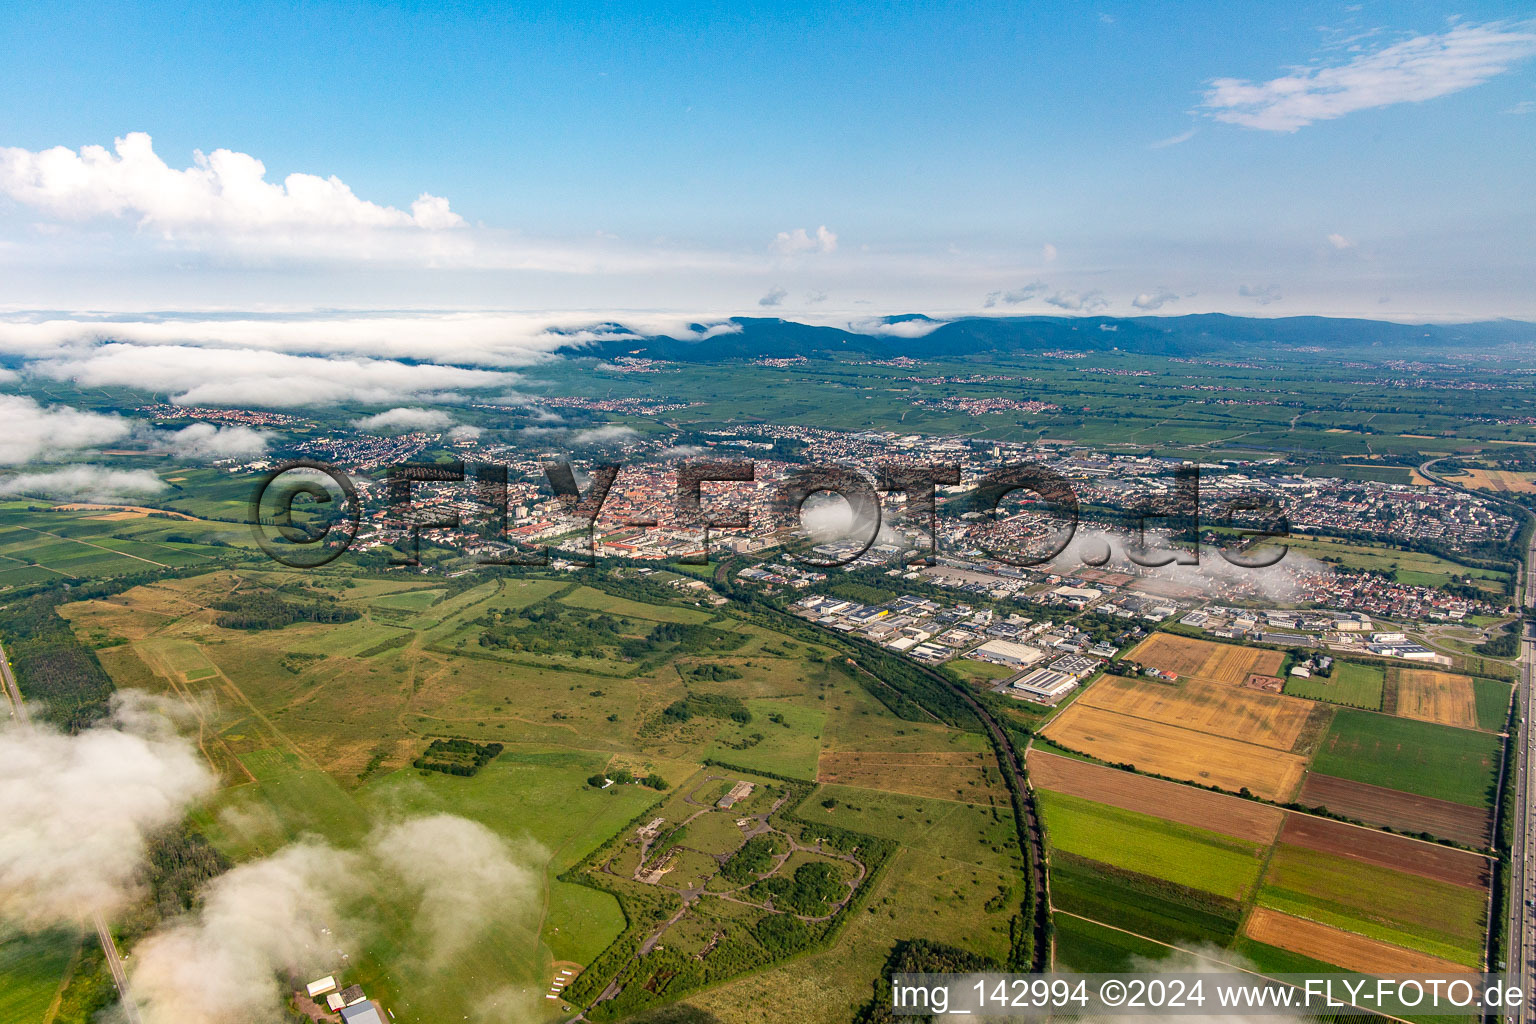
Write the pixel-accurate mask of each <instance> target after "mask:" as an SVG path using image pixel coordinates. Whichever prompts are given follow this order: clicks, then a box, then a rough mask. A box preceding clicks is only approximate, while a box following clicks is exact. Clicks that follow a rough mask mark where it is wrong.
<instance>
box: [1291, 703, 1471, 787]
mask: <svg viewBox="0 0 1536 1024" xmlns="http://www.w3.org/2000/svg"><path fill="white" fill-rule="evenodd" d="M1498 763H1499V740H1498V737H1496V736H1490V735H1487V734H1486V733H1480V732H1473V731H1470V730H1467V729H1455V728H1451V727H1449V726H1444V725H1434V724H1431V723H1427V722H1419V721H1414V720H1412V719H1406V718H1393V717H1391V716H1388V715H1377V714H1371V713H1369V712H1365V711H1352V710H1350V709H1348V708H1341V709H1340V710H1339V711H1338V713H1337V714H1335V715H1334V719H1333V725H1332V726H1331V727H1330V728H1329V730H1328V734H1327V736H1325V737H1324V739H1323V742H1322V743H1321V744H1320V745H1319V747H1318V751H1317V755H1316V757H1314V758H1313V761H1312V769H1313V771H1315V772H1317V773H1319V774H1322V775H1331V776H1334V777H1335V778H1340V779H1351V780H1353V781H1355V782H1364V783H1367V784H1369V785H1372V786H1381V787H1384V788H1387V789H1396V790H1401V791H1402V792H1405V793H1412V794H1414V795H1417V796H1425V797H1430V798H1431V799H1435V800H1448V801H1451V802H1453V803H1460V804H1466V805H1467V806H1469V807H1477V808H1479V809H1486V808H1487V807H1488V806H1489V805H1490V804H1491V802H1492V800H1493V791H1494V788H1495V782H1496V780H1495V778H1494V776H1495V773H1496V772H1497V769H1498Z"/></svg>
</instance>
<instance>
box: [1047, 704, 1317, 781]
mask: <svg viewBox="0 0 1536 1024" xmlns="http://www.w3.org/2000/svg"><path fill="white" fill-rule="evenodd" d="M1234 692H1237V691H1234ZM1248 692H1252V691H1248ZM1045 736H1046V738H1047V739H1050V740H1053V741H1055V742H1057V743H1060V744H1061V745H1062V746H1063V747H1066V748H1068V749H1069V750H1079V751H1082V752H1083V753H1085V754H1090V755H1092V756H1093V757H1095V758H1098V759H1099V760H1100V761H1106V762H1108V763H1110V764H1131V765H1134V766H1135V767H1136V768H1138V769H1140V770H1141V771H1147V772H1152V773H1154V774H1157V775H1166V776H1168V777H1169V778H1174V779H1186V780H1188V781H1191V782H1199V783H1201V784H1202V785H1207V786H1218V787H1220V788H1222V789H1225V790H1229V791H1231V792H1234V793H1236V792H1238V791H1239V790H1242V789H1245V788H1246V789H1248V790H1250V791H1251V792H1253V793H1256V794H1257V795H1259V796H1262V797H1265V798H1266V799H1270V800H1279V801H1285V800H1289V799H1290V798H1291V795H1292V794H1293V793H1295V791H1296V787H1297V785H1298V784H1299V783H1300V782H1301V777H1302V773H1303V772H1304V771H1305V770H1306V765H1307V762H1306V759H1305V758H1303V757H1300V756H1298V755H1296V754H1290V753H1284V752H1281V751H1278V750H1275V749H1273V748H1269V747H1261V746H1257V745H1255V744H1252V743H1244V742H1242V741H1240V740H1233V739H1228V738H1226V737H1223V736H1213V735H1210V734H1208V733H1202V732H1195V731H1194V730H1191V729H1181V728H1179V727H1177V726H1172V725H1165V724H1163V723H1161V722H1156V721H1148V720H1146V719H1138V718H1131V717H1129V716H1126V715H1121V714H1116V713H1115V712H1113V711H1106V710H1103V709H1102V708H1096V707H1091V706H1089V705H1087V704H1085V703H1083V701H1081V700H1079V701H1078V702H1077V703H1075V704H1073V705H1072V706H1071V707H1069V708H1067V710H1066V711H1064V712H1062V713H1061V714H1060V715H1058V716H1057V717H1056V718H1055V719H1054V720H1053V721H1052V722H1051V724H1050V725H1049V726H1047V727H1046V730H1045Z"/></svg>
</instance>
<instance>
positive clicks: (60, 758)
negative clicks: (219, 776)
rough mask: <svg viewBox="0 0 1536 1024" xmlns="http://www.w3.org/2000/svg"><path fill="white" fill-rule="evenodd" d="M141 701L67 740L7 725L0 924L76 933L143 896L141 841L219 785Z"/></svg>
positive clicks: (1, 776) (0, 771)
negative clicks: (87, 920)
mask: <svg viewBox="0 0 1536 1024" xmlns="http://www.w3.org/2000/svg"><path fill="white" fill-rule="evenodd" d="M157 707H158V705H157V704H156V703H155V702H154V701H153V700H152V699H150V698H147V697H143V696H142V695H129V694H126V693H125V694H121V695H119V696H118V697H116V698H114V708H113V715H112V717H111V718H110V719H109V720H108V721H106V722H104V723H103V724H101V725H99V726H96V727H94V728H91V729H86V730H84V731H83V732H81V733H79V734H78V735H75V736H66V735H63V734H61V733H59V732H56V731H54V730H52V729H50V728H47V727H46V726H37V727H33V728H30V729H29V728H25V727H23V726H21V725H19V724H16V723H7V724H0V821H3V822H5V832H4V840H3V841H0V919H5V920H10V921H13V922H18V923H20V924H21V925H23V926H24V927H27V928H38V927H50V926H54V925H74V924H76V923H78V922H79V920H80V919H81V918H82V917H84V916H86V915H88V914H90V913H91V912H93V911H97V910H100V911H102V912H104V913H106V914H109V915H110V914H112V913H113V912H115V911H117V910H119V909H121V908H122V907H123V906H124V905H125V904H126V903H127V902H128V901H129V900H130V899H132V898H133V897H134V896H135V895H136V894H137V892H138V889H139V886H138V877H139V872H140V870H141V868H142V866H143V860H144V849H145V837H146V835H148V834H149V833H152V832H155V831H157V830H159V829H162V828H165V827H167V826H169V825H173V824H175V823H176V822H178V821H180V820H181V819H182V817H183V815H185V814H186V812H187V810H188V808H189V807H191V806H192V805H193V804H194V803H196V802H197V801H199V800H201V799H202V798H204V797H206V796H208V795H209V794H211V793H212V792H213V789H214V778H213V775H212V773H211V772H209V770H208V768H207V765H206V764H204V762H203V759H202V758H201V757H200V756H199V755H198V753H197V750H196V748H195V747H193V746H192V745H191V744H190V743H188V742H187V741H186V740H184V739H181V738H180V737H178V736H176V735H175V732H174V730H173V729H171V728H170V726H169V723H168V722H167V721H166V720H165V719H164V718H162V717H160V716H159V715H158V714H157V713H156V708H157Z"/></svg>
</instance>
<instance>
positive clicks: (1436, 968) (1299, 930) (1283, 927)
mask: <svg viewBox="0 0 1536 1024" xmlns="http://www.w3.org/2000/svg"><path fill="white" fill-rule="evenodd" d="M1243 931H1244V932H1245V933H1246V934H1247V936H1248V937H1249V938H1250V939H1253V940H1254V941H1255V942H1262V943H1264V944H1265V945H1269V946H1276V947H1278V948H1280V949H1285V950H1289V951H1290V952H1292V953H1301V954H1302V955H1304V956H1309V957H1312V958H1314V959H1316V960H1322V961H1324V962H1326V963H1330V964H1335V965H1337V966H1339V967H1342V968H1344V969H1345V970H1347V971H1360V972H1362V973H1365V974H1419V975H1439V974H1463V973H1465V972H1466V968H1465V967H1463V966H1462V965H1461V964H1456V963H1452V962H1451V961H1449V960H1442V959H1440V958H1439V957H1437V956H1430V955H1429V954H1428V953H1420V952H1418V951H1417V950H1412V949H1404V948H1403V947H1401V946H1394V945H1392V944H1391V943H1390V942H1382V941H1380V940H1379V939H1371V938H1366V937H1365V936H1364V935H1356V934H1355V933H1353V932H1346V931H1344V930H1342V929H1339V928H1333V927H1330V926H1329V925H1326V924H1318V923H1317V922H1316V921H1308V920H1307V919H1305V918H1301V917H1292V916H1291V915H1290V914H1281V913H1279V912H1277V911H1274V910H1269V909H1268V908H1266V907H1255V908H1253V913H1252V914H1250V915H1248V923H1247V925H1246V926H1244V928H1243Z"/></svg>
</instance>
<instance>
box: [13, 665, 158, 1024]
mask: <svg viewBox="0 0 1536 1024" xmlns="http://www.w3.org/2000/svg"><path fill="white" fill-rule="evenodd" d="M0 678H3V679H4V682H5V696H6V699H7V700H8V701H9V702H10V705H11V715H12V716H13V717H14V718H15V719H16V721H17V722H19V723H20V724H21V726H22V727H23V728H31V726H32V717H31V716H30V715H29V714H28V713H27V706H26V705H25V704H23V703H22V702H21V688H20V687H18V686H17V685H16V677H15V676H14V675H12V673H11V659H10V657H9V656H8V655H7V654H6V653H5V647H4V646H3V645H0ZM91 918H92V924H93V925H94V926H95V928H96V937H97V938H98V939H100V940H101V951H102V952H103V953H104V954H106V958H107V970H109V971H111V972H112V984H114V985H116V986H117V998H118V1002H119V1003H120V1004H121V1005H122V1008H123V1017H124V1018H125V1019H126V1020H127V1021H128V1024H143V1021H142V1020H141V1018H140V1017H139V1008H138V1007H137V1006H135V1005H134V1003H133V1000H131V999H129V998H128V972H127V971H125V970H124V969H123V958H122V957H121V956H119V955H118V952H117V943H116V942H115V941H113V939H112V929H111V928H109V927H107V919H106V918H105V917H104V916H102V913H101V911H99V910H98V911H96V912H95V913H94V914H92V915H91Z"/></svg>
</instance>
